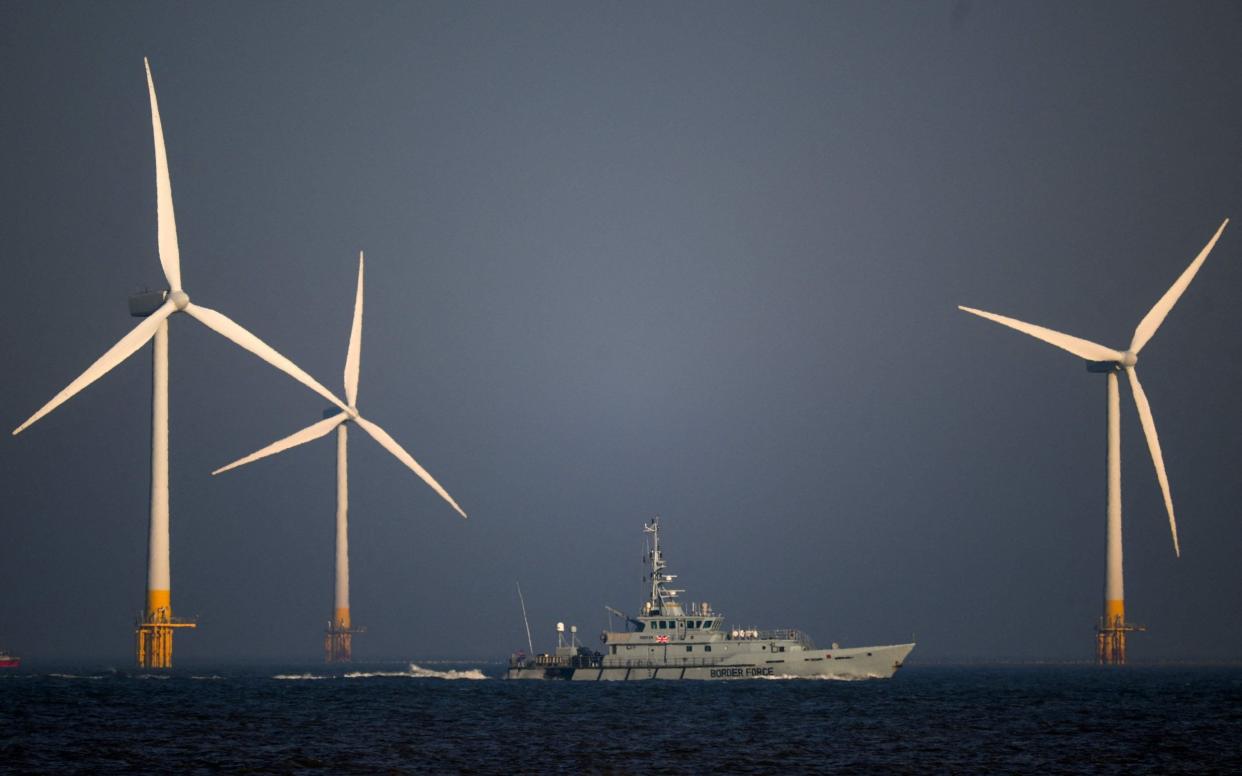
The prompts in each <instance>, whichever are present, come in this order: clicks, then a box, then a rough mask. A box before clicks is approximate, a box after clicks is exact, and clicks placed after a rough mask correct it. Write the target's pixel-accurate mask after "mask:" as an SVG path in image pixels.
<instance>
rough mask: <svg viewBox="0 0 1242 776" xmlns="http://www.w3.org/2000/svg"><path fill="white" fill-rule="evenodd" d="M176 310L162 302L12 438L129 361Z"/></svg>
mask: <svg viewBox="0 0 1242 776" xmlns="http://www.w3.org/2000/svg"><path fill="white" fill-rule="evenodd" d="M176 309H177V307H176V305H174V304H173V303H172V302H165V303H164V304H163V305H162V306H161V307H160V308H159V309H158V310H156V311H155V312H153V313H151V315H149V316H147V318H146V319H145V320H143V322H142V323H140V324H138V325H137V326H135V327H134V328H133V329H132V330H130V332H129V334H126V335H125V336H124V337H121V339H120V341H119V342H117V343H116V344H115V345H113V346H112V347H111V348H109V349H108V352H106V353H104V354H103V355H102V356H100V357H99V358H98V359H96V360H95V363H93V364H91V365H90V366H89V367H87V368H86V371H85V372H83V373H82V374H80V375H78V377H77V379H76V380H74V381H73V382H71V383H69V385H67V386H65V389H64V390H63V391H61V392H60V393H58V394H56V395H55V396H53V397H52V400H51V401H49V402H48V403H47V404H44V405H43V407H42V408H40V409H39V411H38V412H36V413H35V414H33V415H31V416H30V418H29V419H28V420H27V421H26V422H25V423H23V424H21V425H20V426H18V427H17V428H15V429H13V436H17V435H18V434H20V433H22V431H24V430H25V429H26V428H27V427H28V426H30V424H32V423H34V422H35V421H36V420H38V419H39V418H41V417H43V416H44V415H46V414H48V413H49V412H51V411H52V410H54V409H56V408H57V407H59V406H60V405H62V404H64V403H65V402H67V401H69V399H71V398H72V397H73V396H74V394H76V393H77V392H78V391H80V390H82V389H83V388H85V387H86V386H88V385H90V384H91V383H93V382H95V381H96V380H98V379H99V378H101V377H103V376H104V375H106V374H107V373H108V372H109V371H111V369H112V367H114V366H116V365H117V364H119V363H121V362H122V361H124V360H125V359H127V358H129V357H130V356H131V355H132V354H133V352H134V351H135V350H137V349H138V348H140V347H142V346H143V345H145V344H146V343H147V340H149V339H151V338H152V337H154V336H155V331H156V329H158V328H159V327H160V324H161V323H163V322H164V321H165V320H166V319H167V318H168V316H170V315H172V314H173V312H174V311H175V310H176Z"/></svg>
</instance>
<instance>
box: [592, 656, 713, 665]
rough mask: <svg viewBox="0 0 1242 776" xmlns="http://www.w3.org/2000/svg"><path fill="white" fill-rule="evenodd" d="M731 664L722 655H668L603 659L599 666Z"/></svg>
mask: <svg viewBox="0 0 1242 776" xmlns="http://www.w3.org/2000/svg"><path fill="white" fill-rule="evenodd" d="M725 665H731V664H730V663H726V662H725V659H724V658H723V657H678V658H673V657H670V658H669V659H668V660H645V659H632V660H610V659H605V660H604V662H603V664H602V665H600V666H598V667H600V668H683V667H684V668H694V667H711V668H715V667H718V666H725Z"/></svg>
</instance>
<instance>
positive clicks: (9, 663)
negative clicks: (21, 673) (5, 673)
mask: <svg viewBox="0 0 1242 776" xmlns="http://www.w3.org/2000/svg"><path fill="white" fill-rule="evenodd" d="M21 664H22V659H21V658H20V657H13V656H12V655H10V654H9V653H7V652H5V651H4V650H2V649H0V668H17V667H18V666H20V665H21Z"/></svg>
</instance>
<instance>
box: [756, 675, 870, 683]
mask: <svg viewBox="0 0 1242 776" xmlns="http://www.w3.org/2000/svg"><path fill="white" fill-rule="evenodd" d="M758 678H759V679H773V680H776V681H787V680H790V679H804V680H807V681H813V682H864V681H867V680H869V679H883V678H884V677H883V676H881V675H880V674H867V675H866V676H846V675H844V674H815V675H813V676H798V675H796V674H777V675H776V676H760V677H758Z"/></svg>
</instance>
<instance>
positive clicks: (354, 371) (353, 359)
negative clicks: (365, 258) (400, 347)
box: [345, 251, 363, 407]
mask: <svg viewBox="0 0 1242 776" xmlns="http://www.w3.org/2000/svg"><path fill="white" fill-rule="evenodd" d="M362 269H363V264H362V251H358V291H357V294H356V296H355V297H354V325H353V328H351V329H350V330H349V352H348V353H346V354H345V401H347V402H349V406H351V407H354V406H357V404H358V372H359V369H360V362H361V356H362Z"/></svg>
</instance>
